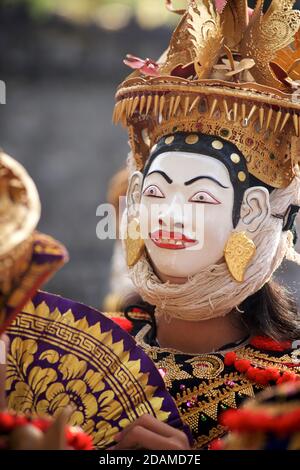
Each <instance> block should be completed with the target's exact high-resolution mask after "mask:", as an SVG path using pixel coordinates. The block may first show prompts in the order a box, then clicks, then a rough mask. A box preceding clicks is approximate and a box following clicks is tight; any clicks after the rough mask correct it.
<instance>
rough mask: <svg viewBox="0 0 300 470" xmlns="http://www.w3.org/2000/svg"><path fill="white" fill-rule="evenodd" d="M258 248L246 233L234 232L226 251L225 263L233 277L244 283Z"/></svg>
mask: <svg viewBox="0 0 300 470" xmlns="http://www.w3.org/2000/svg"><path fill="white" fill-rule="evenodd" d="M255 253H256V246H255V244H254V242H253V241H252V240H251V239H250V238H249V237H248V236H247V234H246V233H245V232H233V233H232V234H231V235H230V237H229V239H228V241H227V243H226V246H225V249H224V256H225V261H226V264H227V267H228V270H229V272H230V274H231V275H232V277H233V278H234V279H235V280H236V281H237V282H243V281H244V278H245V273H246V270H247V268H248V266H249V264H250V262H251V260H252V259H253V257H254V256H255Z"/></svg>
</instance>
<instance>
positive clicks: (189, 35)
mask: <svg viewBox="0 0 300 470" xmlns="http://www.w3.org/2000/svg"><path fill="white" fill-rule="evenodd" d="M264 4H265V1H264V0H258V1H257V4H256V8H255V10H254V12H253V13H252V14H251V15H250V13H249V9H248V4H247V1H246V0H228V1H227V3H226V4H225V2H224V4H223V3H222V5H223V6H222V8H216V6H215V2H214V1H213V0H188V4H187V9H186V11H185V12H184V13H183V15H182V18H181V20H180V22H179V25H178V26H177V28H176V30H175V31H174V33H173V36H172V38H171V42H170V45H169V47H168V49H167V51H166V53H165V54H164V55H163V56H162V57H161V58H160V60H159V61H158V62H157V74H156V76H155V77H153V76H152V77H151V76H150V75H147V70H144V71H143V70H142V69H140V70H135V72H134V73H133V74H131V75H130V76H129V77H128V78H127V79H126V80H125V81H124V82H123V83H122V84H121V85H120V86H119V88H118V90H117V93H116V106H115V110H114V116H113V120H114V122H115V123H118V122H121V123H122V124H123V125H124V126H125V127H126V128H127V129H128V132H129V140H130V145H131V148H132V152H133V155H134V158H135V161H136V166H137V169H139V170H141V169H143V167H144V165H145V162H146V160H147V159H148V157H149V153H150V149H152V148H153V146H154V145H155V144H156V143H157V142H158V140H159V139H160V138H161V137H163V136H167V135H172V134H174V133H176V132H180V131H182V132H188V133H190V134H193V133H199V132H200V133H204V134H208V135H213V136H216V137H223V138H225V139H227V140H228V141H230V142H232V143H233V144H235V145H236V146H237V147H238V149H239V150H240V152H242V153H243V155H244V156H245V158H246V161H247V167H248V171H249V172H250V174H252V175H253V176H255V177H256V178H258V179H260V180H261V181H262V182H263V183H266V184H268V185H270V186H272V187H273V188H285V187H287V186H288V185H289V184H290V182H291V180H292V179H293V178H294V175H295V167H296V166H297V164H298V162H299V159H300V156H299V154H298V153H296V152H295V149H294V148H293V146H292V147H291V141H292V139H293V138H294V137H296V138H298V137H299V135H300V100H299V95H298V96H297V97H295V82H297V79H298V76H299V57H300V43H299V37H298V36H297V32H298V30H299V28H300V12H299V11H297V10H293V8H292V7H293V4H294V1H293V0H273V1H272V2H271V5H270V6H269V8H268V9H267V11H266V12H265V13H263V11H264V9H263V7H264V6H265V5H264ZM295 35H296V37H295ZM225 130H226V135H225V133H224V131H225Z"/></svg>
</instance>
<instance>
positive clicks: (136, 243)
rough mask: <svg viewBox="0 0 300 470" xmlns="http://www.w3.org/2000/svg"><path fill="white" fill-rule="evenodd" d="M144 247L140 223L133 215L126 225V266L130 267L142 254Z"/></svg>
mask: <svg viewBox="0 0 300 470" xmlns="http://www.w3.org/2000/svg"><path fill="white" fill-rule="evenodd" d="M144 247H145V243H144V240H143V239H142V237H141V228H140V223H139V220H138V219H137V218H136V217H135V218H134V219H132V220H131V221H130V223H129V224H128V227H127V237H126V256H127V266H128V267H130V268H132V266H134V265H135V264H136V263H137V262H138V260H139V259H140V257H141V256H142V254H143V251H144Z"/></svg>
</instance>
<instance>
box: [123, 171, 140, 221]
mask: <svg viewBox="0 0 300 470" xmlns="http://www.w3.org/2000/svg"><path fill="white" fill-rule="evenodd" d="M142 184H143V174H142V173H141V172H140V171H135V172H134V173H133V175H132V176H131V178H130V180H129V185H128V190H127V196H126V203H127V210H128V213H133V212H137V206H138V205H139V203H140V202H141V196H142Z"/></svg>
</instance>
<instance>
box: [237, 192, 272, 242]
mask: <svg viewBox="0 0 300 470" xmlns="http://www.w3.org/2000/svg"><path fill="white" fill-rule="evenodd" d="M270 213H271V209H270V195H269V192H268V190H267V189H266V188H263V187H261V186H255V187H254V188H249V189H247V191H246V192H245V194H244V198H243V204H242V207H241V217H240V221H239V223H238V227H237V228H238V230H239V231H247V232H248V233H255V232H257V231H258V230H259V229H260V227H261V225H262V224H263V223H264V222H265V220H267V219H268V218H269V217H270Z"/></svg>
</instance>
